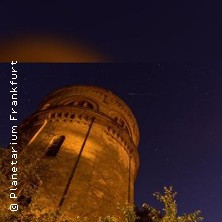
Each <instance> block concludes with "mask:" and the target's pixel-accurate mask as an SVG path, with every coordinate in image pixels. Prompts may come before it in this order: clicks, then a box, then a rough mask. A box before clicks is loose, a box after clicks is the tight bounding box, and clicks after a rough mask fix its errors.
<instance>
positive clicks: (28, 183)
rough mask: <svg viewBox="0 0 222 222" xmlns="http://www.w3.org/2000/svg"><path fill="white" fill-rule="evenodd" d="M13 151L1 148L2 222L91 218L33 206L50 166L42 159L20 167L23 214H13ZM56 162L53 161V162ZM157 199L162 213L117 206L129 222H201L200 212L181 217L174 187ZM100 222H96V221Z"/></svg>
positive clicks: (106, 221) (107, 221)
mask: <svg viewBox="0 0 222 222" xmlns="http://www.w3.org/2000/svg"><path fill="white" fill-rule="evenodd" d="M10 155H11V153H10V149H0V206H1V208H0V221H2V222H32V221H33V222H54V221H58V222H84V221H85V222H87V221H90V220H89V218H87V217H85V218H80V217H77V218H69V216H68V215H66V213H65V212H62V213H61V212H59V211H52V210H48V209H47V210H46V209H42V208H41V207H40V206H39V207H36V206H32V198H35V194H36V193H37V192H38V191H39V190H40V189H41V183H42V181H41V171H42V170H43V169H44V168H45V167H47V165H42V164H35V163H36V162H38V161H39V160H38V157H37V156H36V157H35V160H36V162H33V163H31V165H30V163H29V167H26V164H27V163H26V162H25V161H22V162H21V163H20V165H19V186H18V192H17V194H18V199H17V201H18V203H19V211H18V212H14V213H13V212H11V211H10V210H9V209H8V208H9V204H10V203H12V201H11V199H9V189H10V175H11V166H10V161H9V160H10ZM52 161H53V160H52ZM154 196H155V197H156V198H157V200H159V201H160V202H161V203H162V204H163V205H164V209H163V211H162V212H161V211H160V210H158V209H155V208H153V207H152V206H150V205H148V204H143V206H142V208H138V207H134V206H131V205H129V204H126V205H125V206H119V205H117V209H118V210H119V211H120V213H121V214H123V215H124V218H125V222H200V221H202V220H203V218H202V217H201V216H200V211H195V212H194V213H191V214H184V215H183V216H178V215H177V204H176V201H175V196H176V193H175V192H173V188H172V187H169V188H167V187H164V192H163V193H159V192H157V193H155V194H154ZM95 222H96V221H95ZM98 222H124V221H122V219H120V218H118V217H117V216H114V215H113V216H112V215H110V216H107V217H105V218H98Z"/></svg>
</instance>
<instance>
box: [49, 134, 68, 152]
mask: <svg viewBox="0 0 222 222" xmlns="http://www.w3.org/2000/svg"><path fill="white" fill-rule="evenodd" d="M64 140H65V136H60V137H56V138H54V139H53V141H52V142H51V144H50V145H49V147H48V149H47V151H46V154H45V156H56V155H57V153H58V152H59V149H60V148H61V146H62V144H63V142H64Z"/></svg>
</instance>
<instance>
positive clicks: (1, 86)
mask: <svg viewBox="0 0 222 222" xmlns="http://www.w3.org/2000/svg"><path fill="white" fill-rule="evenodd" d="M10 69H11V66H10V64H1V65H0V100H1V104H2V105H1V116H0V132H1V136H0V144H1V145H3V146H6V145H7V144H8V142H9V141H10V128H9V124H10V122H9V116H8V115H9V110H10V94H9V89H10V85H9V79H10ZM18 75H19V118H20V121H22V120H23V119H24V118H25V117H27V116H28V115H30V114H31V113H33V112H34V111H35V109H36V107H37V106H38V104H39V103H40V102H41V100H42V99H43V98H44V97H45V96H47V95H48V94H49V93H50V92H52V91H53V90H55V89H57V88H60V87H64V86H66V85H72V84H73V85H75V84H91V85H97V86H101V87H104V88H107V89H110V90H111V91H113V92H114V93H115V94H117V95H118V96H119V97H121V98H122V99H123V100H124V101H125V102H126V103H127V104H128V105H129V107H130V108H131V109H132V110H133V112H134V114H135V116H136V118H137V120H138V124H139V128H140V133H141V140H140V145H139V153H140V162H141V165H140V170H139V174H138V178H137V181H136V190H135V202H136V204H138V205H140V204H142V203H144V202H149V203H151V204H153V205H154V206H158V205H157V202H156V201H155V199H154V198H153V197H152V195H151V194H152V193H153V192H155V191H160V190H162V188H163V186H168V185H172V186H174V188H175V190H176V191H177V192H178V197H177V200H178V205H179V212H182V213H183V212H185V213H189V212H191V211H194V210H196V209H200V210H202V214H203V216H204V217H205V221H207V222H208V221H209V222H221V221H222V216H221V206H222V199H221V197H222V149H221V147H222V136H221V132H222V117H221V114H222V66H219V65H217V66H216V65H215V66H213V65H211V66H210V65H209V66H206V65H205V66H202V65H175V64H163V63H149V64H19V65H18Z"/></svg>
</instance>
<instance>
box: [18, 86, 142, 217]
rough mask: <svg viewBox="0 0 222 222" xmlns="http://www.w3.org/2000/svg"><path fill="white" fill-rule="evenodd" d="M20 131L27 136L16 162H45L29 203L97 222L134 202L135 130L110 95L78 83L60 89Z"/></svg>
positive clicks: (125, 109)
mask: <svg viewBox="0 0 222 222" xmlns="http://www.w3.org/2000/svg"><path fill="white" fill-rule="evenodd" d="M20 131H22V134H23V135H25V137H26V139H27V138H28V140H27V141H28V144H27V145H26V146H25V148H24V150H23V151H22V152H21V158H26V156H27V154H28V155H29V156H30V158H31V157H33V156H36V155H37V156H38V157H39V158H38V159H39V160H38V161H39V162H38V164H41V163H42V164H48V167H47V168H46V169H45V168H44V169H42V172H41V175H42V181H43V182H42V186H41V189H40V190H39V191H38V192H37V194H36V195H35V198H32V204H37V205H38V206H41V207H44V208H47V209H54V210H55V209H57V210H58V209H59V210H61V211H62V212H66V213H67V214H68V215H69V216H71V217H76V216H80V217H88V218H90V221H96V219H97V218H98V217H99V216H107V215H115V214H118V210H117V203H119V204H120V205H122V206H124V205H125V203H127V202H128V203H133V201H134V181H135V178H136V175H137V170H138V166H139V158H138V151H137V146H138V142H139V130H138V126H137V122H136V119H135V117H134V116H133V114H132V112H131V110H130V109H129V108H128V106H127V105H126V104H125V103H124V102H123V101H122V100H121V99H120V98H118V97H117V96H115V95H114V94H113V93H112V92H110V91H108V90H105V89H103V88H100V87H95V86H82V85H80V86H69V87H65V88H62V89H59V90H57V91H55V92H53V93H52V94H50V95H49V96H48V97H46V98H45V99H44V100H43V102H42V103H41V104H40V106H39V107H38V109H37V111H36V112H35V113H34V114H33V115H32V116H30V117H29V118H27V119H26V120H25V121H24V122H23V123H22V125H21V126H20ZM33 161H34V160H33Z"/></svg>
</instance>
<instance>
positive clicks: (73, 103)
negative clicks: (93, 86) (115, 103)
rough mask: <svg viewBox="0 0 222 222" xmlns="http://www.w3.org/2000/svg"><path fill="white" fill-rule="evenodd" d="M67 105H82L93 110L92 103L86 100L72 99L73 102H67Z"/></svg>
mask: <svg viewBox="0 0 222 222" xmlns="http://www.w3.org/2000/svg"><path fill="white" fill-rule="evenodd" d="M67 106H79V107H84V108H88V109H92V110H94V106H93V104H92V103H90V102H88V101H74V102H71V103H68V104H67Z"/></svg>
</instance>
